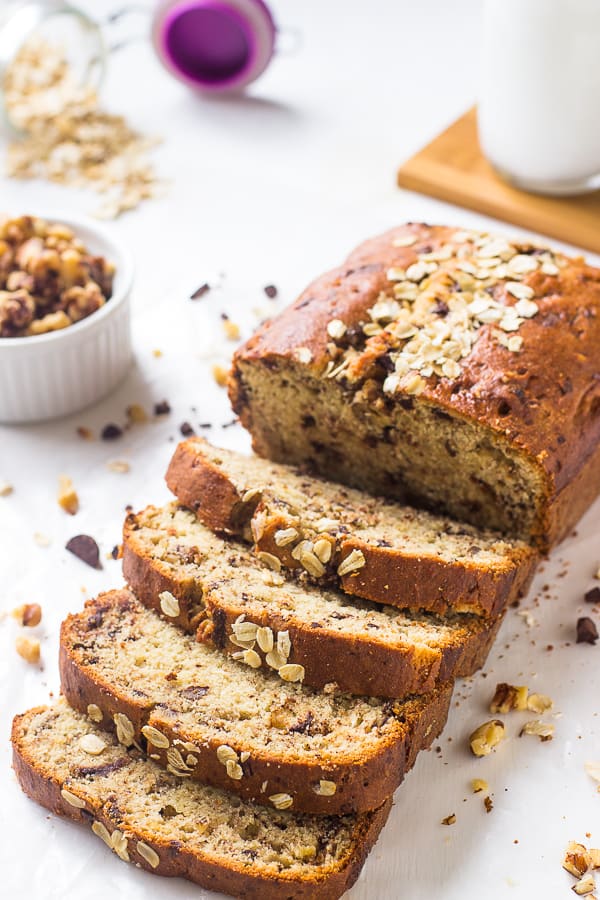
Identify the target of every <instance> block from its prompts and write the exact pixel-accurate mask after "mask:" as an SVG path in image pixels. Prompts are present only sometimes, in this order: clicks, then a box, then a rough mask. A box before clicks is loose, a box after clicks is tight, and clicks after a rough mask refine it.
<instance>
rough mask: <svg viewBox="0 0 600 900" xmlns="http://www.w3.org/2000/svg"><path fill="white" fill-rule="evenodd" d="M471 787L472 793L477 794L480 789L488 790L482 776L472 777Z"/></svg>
mask: <svg viewBox="0 0 600 900" xmlns="http://www.w3.org/2000/svg"><path fill="white" fill-rule="evenodd" d="M471 789H472V791H473V793H474V794H478V793H479V792H480V791H487V790H489V785H488V783H487V781H484V779H483V778H473V780H472V781H471Z"/></svg>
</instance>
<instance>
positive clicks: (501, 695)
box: [490, 682, 527, 715]
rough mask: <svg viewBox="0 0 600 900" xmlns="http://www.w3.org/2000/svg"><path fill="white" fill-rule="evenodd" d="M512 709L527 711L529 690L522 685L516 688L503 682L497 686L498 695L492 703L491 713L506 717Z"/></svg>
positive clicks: (496, 694)
mask: <svg viewBox="0 0 600 900" xmlns="http://www.w3.org/2000/svg"><path fill="white" fill-rule="evenodd" d="M511 709H518V710H523V709H527V688H526V687H524V686H522V685H521V686H516V685H514V684H506V683H505V682H501V683H500V684H498V685H496V693H495V694H494V696H493V698H492V702H491V703H490V712H492V713H501V714H502V715H504V714H506V713H507V712H510V711H511Z"/></svg>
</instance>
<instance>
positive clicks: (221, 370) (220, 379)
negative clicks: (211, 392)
mask: <svg viewBox="0 0 600 900" xmlns="http://www.w3.org/2000/svg"><path fill="white" fill-rule="evenodd" d="M212 373H213V378H214V379H215V381H216V382H217V384H218V385H219V387H225V386H226V385H227V375H228V371H227V369H226V368H225V366H219V365H218V364H216V365H214V366H213V369H212Z"/></svg>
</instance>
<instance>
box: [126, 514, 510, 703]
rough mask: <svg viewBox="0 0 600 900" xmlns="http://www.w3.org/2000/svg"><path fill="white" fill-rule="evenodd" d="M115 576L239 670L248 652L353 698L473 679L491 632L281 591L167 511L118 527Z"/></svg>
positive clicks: (267, 574)
mask: <svg viewBox="0 0 600 900" xmlns="http://www.w3.org/2000/svg"><path fill="white" fill-rule="evenodd" d="M123 572H124V575H125V578H126V580H127V581H128V582H129V584H130V586H131V587H132V588H133V590H134V592H135V593H136V594H137V596H138V597H139V599H140V600H142V602H143V603H144V604H145V605H146V606H148V607H151V608H153V609H155V610H156V611H157V612H160V613H161V614H162V615H164V616H166V617H167V618H168V619H169V621H171V622H174V623H176V624H178V625H180V626H181V627H182V628H184V630H186V631H188V632H194V631H195V632H196V633H197V635H198V638H199V640H203V641H210V642H212V643H213V644H214V645H215V646H216V647H218V648H219V649H220V650H223V651H225V652H229V653H232V654H234V655H235V656H237V657H238V658H242V659H243V658H244V655H245V653H246V651H248V659H250V660H252V661H253V663H254V664H255V665H257V666H258V665H261V664H262V665H263V667H264V668H266V669H269V668H271V669H276V670H278V669H280V668H281V667H282V666H284V665H288V664H292V665H295V666H300V667H301V670H300V669H298V671H301V673H302V677H303V681H304V684H306V685H309V686H310V687H313V688H319V689H322V688H324V687H325V686H326V685H330V686H331V685H334V686H336V688H337V689H338V690H340V691H342V692H349V693H353V694H363V695H369V696H376V697H377V696H381V697H396V698H397V697H403V696H406V695H407V694H412V693H424V692H427V691H430V690H431V689H432V688H433V687H434V686H435V684H436V683H438V682H439V681H447V680H449V679H451V678H453V677H455V676H458V675H469V674H472V673H473V672H474V671H475V670H476V669H477V668H479V666H480V665H482V664H483V662H484V661H485V658H486V656H487V653H488V651H489V648H490V646H491V644H492V642H493V639H494V637H495V634H496V631H497V629H498V625H499V619H496V620H489V619H481V618H480V617H478V616H472V615H468V614H460V613H455V614H448V615H447V616H445V617H443V618H442V617H440V616H435V615H432V614H427V613H414V612H410V611H409V612H400V611H399V610H398V609H395V608H393V607H391V606H385V607H381V606H377V605H375V604H373V603H368V602H366V601H361V600H355V599H354V598H353V599H352V600H350V599H349V598H347V597H346V596H345V595H344V594H342V593H339V592H337V591H332V590H325V589H319V588H316V587H313V586H312V585H302V584H296V583H295V582H293V581H285V580H284V578H283V576H282V575H281V574H279V573H277V572H273V571H272V570H270V569H268V568H265V567H263V566H262V564H261V562H260V561H259V560H257V559H256V557H254V556H253V554H252V553H251V552H250V550H249V549H247V548H246V547H244V546H243V545H242V544H235V543H233V542H230V543H228V542H226V541H223V540H222V539H221V538H220V537H218V536H217V535H215V534H213V532H212V531H210V530H209V529H207V528H205V527H204V526H203V525H202V524H201V523H200V522H198V520H197V519H196V517H195V515H194V514H193V513H192V512H190V511H189V510H187V509H182V508H180V507H178V506H177V505H176V504H170V505H168V506H166V507H164V508H162V509H157V508H155V507H148V508H147V509H145V510H144V511H143V512H141V513H139V514H138V515H133V514H132V515H129V516H128V518H127V520H126V522H125V528H124V539H123ZM165 592H166V593H165ZM280 635H285V637H281V638H280V637H279V636H280ZM284 649H285V652H284ZM274 651H277V652H274Z"/></svg>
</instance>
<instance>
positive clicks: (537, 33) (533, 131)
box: [479, 0, 600, 194]
mask: <svg viewBox="0 0 600 900" xmlns="http://www.w3.org/2000/svg"><path fill="white" fill-rule="evenodd" d="M481 52H482V66H481V82H480V85H479V138H480V142H481V146H482V149H483V152H484V154H485V155H486V156H487V158H488V159H489V161H490V162H491V163H492V164H493V165H494V166H495V167H496V169H498V171H499V172H500V173H501V174H502V175H504V176H505V177H506V178H507V179H508V180H509V181H512V182H513V183H515V184H517V185H518V186H520V187H523V188H525V189H529V190H534V191H540V192H541V193H549V194H567V193H579V192H583V191H586V190H591V189H593V188H595V187H600V0H485V8H484V27H483V43H482V48H481Z"/></svg>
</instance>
